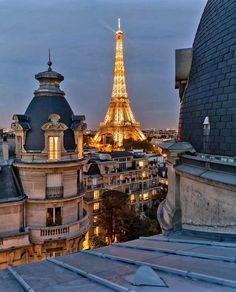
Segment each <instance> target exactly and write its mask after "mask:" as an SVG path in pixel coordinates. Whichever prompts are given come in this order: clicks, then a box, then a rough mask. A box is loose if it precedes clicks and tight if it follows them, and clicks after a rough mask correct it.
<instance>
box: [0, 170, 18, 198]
mask: <svg viewBox="0 0 236 292" xmlns="http://www.w3.org/2000/svg"><path fill="white" fill-rule="evenodd" d="M21 196H23V191H22V188H21V185H20V183H19V181H18V178H17V175H16V173H15V171H14V169H13V167H12V166H11V165H4V166H0V200H3V201H4V200H8V199H14V198H19V197H21Z"/></svg>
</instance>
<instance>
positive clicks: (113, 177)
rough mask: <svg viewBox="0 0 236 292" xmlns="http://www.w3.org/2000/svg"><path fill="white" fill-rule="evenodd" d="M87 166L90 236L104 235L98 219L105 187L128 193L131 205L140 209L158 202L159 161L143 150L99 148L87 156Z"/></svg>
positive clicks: (85, 179)
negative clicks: (96, 151) (151, 158)
mask: <svg viewBox="0 0 236 292" xmlns="http://www.w3.org/2000/svg"><path fill="white" fill-rule="evenodd" d="M84 170H85V172H84V186H85V189H86V195H85V198H84V199H85V206H86V209H87V210H88V211H89V216H90V222H91V227H90V231H89V234H88V235H87V239H88V238H89V237H91V236H94V235H95V236H99V237H101V238H102V239H104V238H103V234H102V229H101V227H100V226H99V224H98V222H99V215H100V214H101V207H102V194H103V193H104V192H105V191H107V190H117V191H121V192H124V193H126V194H128V195H129V203H130V205H131V208H134V209H135V210H136V211H137V212H140V213H142V212H143V211H144V209H145V207H146V206H148V207H152V206H153V205H154V204H155V203H156V200H157V197H158V190H159V189H160V188H161V186H160V184H159V176H158V164H157V162H156V161H149V159H148V156H147V155H146V154H145V153H144V152H139V153H132V152H125V151H116V152H107V153H106V152H100V153H97V154H96V155H92V157H90V158H89V159H88V162H87V164H86V165H85V167H84ZM104 240H105V239H104Z"/></svg>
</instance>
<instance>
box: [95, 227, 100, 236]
mask: <svg viewBox="0 0 236 292" xmlns="http://www.w3.org/2000/svg"><path fill="white" fill-rule="evenodd" d="M99 231H100V230H99V226H97V227H95V228H94V234H95V235H97V236H98V235H99Z"/></svg>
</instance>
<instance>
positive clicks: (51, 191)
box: [46, 186, 64, 200]
mask: <svg viewBox="0 0 236 292" xmlns="http://www.w3.org/2000/svg"><path fill="white" fill-rule="evenodd" d="M63 193H64V187H62V186H61V187H46V199H49V200H53V199H61V198H63Z"/></svg>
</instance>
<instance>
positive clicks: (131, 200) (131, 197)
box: [130, 194, 135, 203]
mask: <svg viewBox="0 0 236 292" xmlns="http://www.w3.org/2000/svg"><path fill="white" fill-rule="evenodd" d="M134 202H135V196H134V194H132V195H130V203H134Z"/></svg>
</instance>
